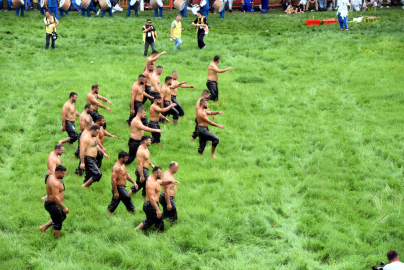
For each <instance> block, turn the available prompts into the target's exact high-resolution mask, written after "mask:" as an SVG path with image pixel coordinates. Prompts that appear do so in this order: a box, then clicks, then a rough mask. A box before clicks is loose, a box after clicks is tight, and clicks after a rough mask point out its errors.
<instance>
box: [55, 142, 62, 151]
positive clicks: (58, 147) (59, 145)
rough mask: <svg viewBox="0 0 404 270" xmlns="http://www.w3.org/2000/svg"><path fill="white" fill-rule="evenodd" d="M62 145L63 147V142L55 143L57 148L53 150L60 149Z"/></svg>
mask: <svg viewBox="0 0 404 270" xmlns="http://www.w3.org/2000/svg"><path fill="white" fill-rule="evenodd" d="M62 147H63V144H61V143H58V144H56V145H55V148H53V150H59V149H61V148H62Z"/></svg>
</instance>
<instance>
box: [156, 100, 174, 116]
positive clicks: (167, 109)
mask: <svg viewBox="0 0 404 270" xmlns="http://www.w3.org/2000/svg"><path fill="white" fill-rule="evenodd" d="M161 104H163V103H161ZM161 106H163V105H161ZM175 106H177V104H175V103H171V104H170V106H168V107H165V108H160V107H158V106H156V107H155V108H154V110H155V111H156V112H159V113H165V112H168V111H169V110H170V109H171V108H172V107H175ZM160 118H162V117H160Z"/></svg>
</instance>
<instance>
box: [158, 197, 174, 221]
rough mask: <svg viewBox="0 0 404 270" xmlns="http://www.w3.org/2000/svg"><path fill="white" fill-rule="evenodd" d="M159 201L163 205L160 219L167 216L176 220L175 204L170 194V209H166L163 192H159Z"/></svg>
mask: <svg viewBox="0 0 404 270" xmlns="http://www.w3.org/2000/svg"><path fill="white" fill-rule="evenodd" d="M159 202H160V204H161V206H163V214H162V216H161V218H162V219H165V218H168V219H170V221H176V220H177V206H176V205H175V201H174V197H172V196H170V203H171V207H172V208H171V210H170V211H169V210H168V209H167V202H166V196H165V194H164V193H163V192H161V193H160V197H159Z"/></svg>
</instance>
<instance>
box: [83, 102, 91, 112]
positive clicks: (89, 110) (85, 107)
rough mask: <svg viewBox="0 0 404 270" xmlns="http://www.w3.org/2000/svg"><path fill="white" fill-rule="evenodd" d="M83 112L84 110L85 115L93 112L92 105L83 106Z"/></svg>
mask: <svg viewBox="0 0 404 270" xmlns="http://www.w3.org/2000/svg"><path fill="white" fill-rule="evenodd" d="M84 110H85V111H86V112H87V113H90V112H92V111H93V105H92V104H91V103H87V104H86V106H84Z"/></svg>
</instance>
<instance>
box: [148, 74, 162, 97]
mask: <svg viewBox="0 0 404 270" xmlns="http://www.w3.org/2000/svg"><path fill="white" fill-rule="evenodd" d="M156 72H157V71H154V72H153V73H151V74H150V84H151V90H152V91H153V92H157V93H160V89H161V84H160V83H161V82H160V76H159V75H157V73H156ZM156 86H157V87H156Z"/></svg>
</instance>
